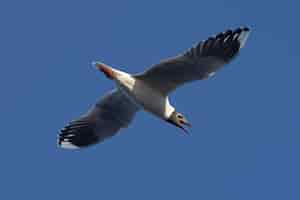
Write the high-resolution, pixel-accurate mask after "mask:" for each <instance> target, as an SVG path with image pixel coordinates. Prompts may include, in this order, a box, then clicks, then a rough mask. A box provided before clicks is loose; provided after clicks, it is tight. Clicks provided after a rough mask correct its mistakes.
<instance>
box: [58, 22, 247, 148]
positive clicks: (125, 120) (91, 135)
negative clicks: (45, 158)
mask: <svg viewBox="0 0 300 200" xmlns="http://www.w3.org/2000/svg"><path fill="white" fill-rule="evenodd" d="M249 34H250V29H249V28H248V27H239V28H237V29H234V30H227V31H225V32H222V33H219V34H217V35H215V36H212V37H209V38H208V39H207V40H203V41H201V42H199V43H198V44H196V45H194V46H193V47H192V48H190V49H188V50H187V51H186V52H184V53H182V54H180V55H178V56H175V57H172V58H168V59H166V60H163V61H161V62H160V63H159V64H156V65H154V66H152V67H150V68H149V69H147V70H146V71H144V72H142V73H139V74H129V73H127V72H124V71H121V70H118V69H115V68H113V67H110V66H108V65H106V64H104V63H102V62H94V63H93V65H94V66H95V67H96V68H97V69H99V70H100V71H101V72H103V73H104V75H105V76H106V77H107V78H108V79H110V80H112V81H114V82H115V84H116V88H115V89H113V90H112V91H109V92H108V93H107V94H106V95H104V97H102V98H101V99H100V100H99V101H98V102H97V103H96V104H95V105H94V106H93V107H92V108H91V109H90V110H89V111H88V112H87V113H86V114H84V115H83V116H81V117H80V118H79V119H76V120H73V121H71V122H70V123H69V124H67V125H66V126H65V127H64V128H63V129H62V130H61V131H60V133H59V135H58V145H59V146H60V147H62V148H66V149H78V148H84V147H88V146H91V145H93V144H96V143H100V142H102V141H103V140H105V139H107V138H110V137H112V136H113V135H115V134H116V133H117V132H119V130H120V129H122V128H126V127H128V125H129V124H130V123H131V122H132V120H133V118H134V116H135V114H136V113H137V112H138V111H139V110H145V111H147V112H149V113H151V114H153V115H155V116H157V117H158V118H160V119H162V120H164V121H166V122H168V123H170V124H172V125H174V126H176V127H178V128H180V129H182V130H183V131H184V132H186V133H187V127H191V124H190V123H189V122H188V120H187V118H186V117H185V116H184V115H183V114H182V113H179V112H177V111H176V109H175V107H174V106H172V105H171V103H170V101H169V97H168V95H169V94H170V93H171V92H173V91H174V90H175V89H176V88H178V87H179V86H182V85H183V84H185V83H188V82H191V81H196V80H205V79H208V78H209V77H211V76H213V75H214V74H215V72H216V71H217V70H219V69H221V68H222V67H223V66H224V65H225V64H227V63H229V62H230V61H231V60H233V58H235V57H236V56H237V55H238V54H239V52H240V49H241V48H242V47H243V46H244V45H245V43H246V41H247V38H248V36H249Z"/></svg>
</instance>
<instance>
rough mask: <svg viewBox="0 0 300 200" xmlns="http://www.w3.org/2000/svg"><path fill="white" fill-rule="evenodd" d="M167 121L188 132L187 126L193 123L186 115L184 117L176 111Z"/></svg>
mask: <svg viewBox="0 0 300 200" xmlns="http://www.w3.org/2000/svg"><path fill="white" fill-rule="evenodd" d="M166 121H167V122H169V123H171V124H173V125H175V126H177V127H178V128H180V129H182V130H183V131H184V132H185V133H188V131H187V129H186V128H185V126H188V127H192V125H191V124H190V123H189V122H188V120H187V119H186V117H184V115H183V114H181V113H179V112H176V111H173V113H172V114H171V116H170V117H169V118H168V119H167V120H166Z"/></svg>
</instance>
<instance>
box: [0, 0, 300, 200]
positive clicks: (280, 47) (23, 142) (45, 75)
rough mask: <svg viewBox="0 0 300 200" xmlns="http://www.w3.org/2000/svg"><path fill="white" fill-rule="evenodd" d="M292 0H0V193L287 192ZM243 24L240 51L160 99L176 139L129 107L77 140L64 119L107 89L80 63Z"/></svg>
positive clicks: (165, 195)
mask: <svg viewBox="0 0 300 200" xmlns="http://www.w3.org/2000/svg"><path fill="white" fill-rule="evenodd" d="M299 6H300V5H299V3H297V1H262V0H251V1H229V0H223V1H216V0H206V1H205V0H202V1H199V0H197V1H174V0H169V1H160V0H152V1H133V0H132V1H129V0H123V1H116V0H98V1H62V0H60V1H58V0H52V1H37V0H36V1H32V0H29V1H20V0H19V1H17V0H15V1H14V0H12V1H8V0H7V1H6V0H2V1H1V2H0V27H1V29H0V36H1V37H0V66H1V67H0V89H1V94H2V95H1V100H0V101H1V104H0V110H1V115H0V118H1V140H0V148H1V151H0V156H1V157H0V159H1V161H0V169H1V170H0V188H1V192H0V199H72V200H75V199H107V200H110V199H145V200H148V199H149V200H153V199H173V200H177V199H178V200H179V199H180V200H181V199H195V200H196V199H197V200H198V199H205V200H220V199H230V200H242V199H243V200H253V199H256V200H265V199H273V200H277V199H289V200H293V199H295V200H296V199H297V200H298V199H300V190H299V187H300V172H299V169H300V161H299V153H300V136H299V133H300V132H299V130H300V124H299V119H300V106H299V102H300V95H299V87H300V81H299V74H300V66H299V46H300V45H299V35H300V28H299V25H298V24H299V18H300V15H299ZM240 25H249V26H250V27H251V28H252V33H251V35H250V37H249V40H248V42H247V44H246V46H245V48H244V49H242V52H241V54H240V55H239V56H238V57H237V58H236V59H235V60H234V61H233V62H232V63H231V64H230V65H227V66H226V68H225V69H223V70H222V71H220V72H219V73H217V75H216V76H215V77H213V78H212V79H210V80H208V81H199V82H195V83H193V84H189V85H187V86H185V87H182V88H180V89H179V90H177V91H176V92H175V93H173V94H172V95H171V102H172V103H173V104H174V105H175V106H176V108H177V110H178V111H179V112H182V113H184V114H185V115H186V116H187V117H188V119H189V120H190V121H191V122H192V124H193V128H192V129H191V135H190V136H182V134H181V131H180V130H179V129H177V128H175V127H173V126H171V125H169V124H166V123H165V122H162V121H161V120H159V119H156V118H155V117H153V116H151V115H149V114H147V113H144V112H140V113H138V115H137V117H136V119H135V120H134V122H133V124H132V125H131V126H130V127H129V128H128V129H126V130H123V131H122V132H121V133H120V134H118V135H117V136H115V137H113V138H112V139H110V140H106V141H105V142H104V143H102V144H99V145H96V146H93V147H91V148H88V149H85V150H82V151H68V150H64V149H59V148H57V145H56V137H57V133H58V131H59V129H61V128H62V127H63V126H64V125H65V124H66V123H67V122H68V121H70V120H72V119H74V118H76V117H78V116H79V115H80V114H82V113H84V112H85V111H86V110H87V109H88V108H89V107H90V106H91V105H92V104H93V103H94V102H95V101H96V100H97V99H98V98H99V97H101V96H102V95H103V94H104V93H105V92H107V91H108V90H110V89H111V88H113V87H114V85H113V83H112V82H110V81H109V80H107V79H106V78H105V77H104V76H103V74H101V73H100V72H98V71H97V70H96V69H94V68H93V67H91V66H90V63H91V62H92V61H94V60H100V61H103V62H105V63H107V64H110V65H111V66H114V67H117V68H119V69H122V70H125V71H127V72H131V73H136V72H140V71H142V70H144V69H146V68H147V67H148V66H149V65H151V64H154V63H157V62H159V60H161V59H164V58H166V57H168V56H174V55H176V54H178V53H181V52H182V51H184V50H186V49H187V48H189V47H191V45H192V44H194V43H196V42H198V41H200V40H203V39H206V38H207V37H209V36H210V35H213V34H217V33H219V32H221V31H225V30H226V29H228V28H236V27H238V26H240Z"/></svg>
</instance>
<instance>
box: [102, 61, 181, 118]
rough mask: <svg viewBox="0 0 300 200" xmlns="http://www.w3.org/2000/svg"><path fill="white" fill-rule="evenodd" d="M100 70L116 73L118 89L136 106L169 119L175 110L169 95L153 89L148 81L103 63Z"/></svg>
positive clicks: (114, 78) (115, 78)
mask: <svg viewBox="0 0 300 200" xmlns="http://www.w3.org/2000/svg"><path fill="white" fill-rule="evenodd" d="M96 65H97V66H98V67H99V68H100V70H101V67H102V68H104V67H105V68H108V69H107V70H112V71H113V72H114V75H115V76H114V77H113V80H115V82H116V84H117V87H118V88H119V90H120V91H121V92H123V93H124V94H125V95H126V96H127V97H128V98H129V99H130V100H131V101H132V102H133V103H134V104H136V105H137V106H138V107H140V108H143V109H144V110H146V111H148V112H150V113H152V114H154V115H156V116H157V117H160V118H162V119H167V118H168V117H170V115H171V114H172V112H173V111H174V110H175V108H174V107H173V106H171V105H170V103H169V98H168V96H167V95H164V94H162V93H161V92H159V91H158V90H155V89H153V88H152V87H151V86H150V84H148V83H147V81H144V80H141V79H139V78H138V77H136V76H134V75H130V74H128V73H126V72H121V71H119V70H116V69H113V68H111V67H108V66H106V65H105V64H103V63H97V64H96Z"/></svg>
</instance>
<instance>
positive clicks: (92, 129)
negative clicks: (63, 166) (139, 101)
mask: <svg viewBox="0 0 300 200" xmlns="http://www.w3.org/2000/svg"><path fill="white" fill-rule="evenodd" d="M137 111H138V107H137V106H136V105H135V104H133V103H132V102H131V101H130V99H128V97H126V96H125V95H124V94H123V93H122V92H121V91H120V90H118V89H116V90H112V91H110V92H109V93H108V94H107V95H106V96H104V97H103V98H102V99H100V100H99V102H97V103H96V105H94V106H93V108H92V109H91V110H90V111H88V112H87V113H86V114H85V115H83V116H82V117H80V118H79V119H77V120H74V121H72V122H70V123H69V124H68V125H67V126H65V127H64V128H63V129H62V130H61V132H60V134H59V136H58V144H59V146H61V147H63V148H69V149H70V148H71V149H74V148H81V147H86V146H89V145H92V144H95V143H98V142H101V141H103V140H104V139H106V138H109V137H111V136H113V135H115V134H116V133H117V132H118V131H119V130H120V129H121V128H125V127H127V126H128V125H129V123H130V122H131V121H132V119H133V117H134V115H135V113H136V112H137Z"/></svg>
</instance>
